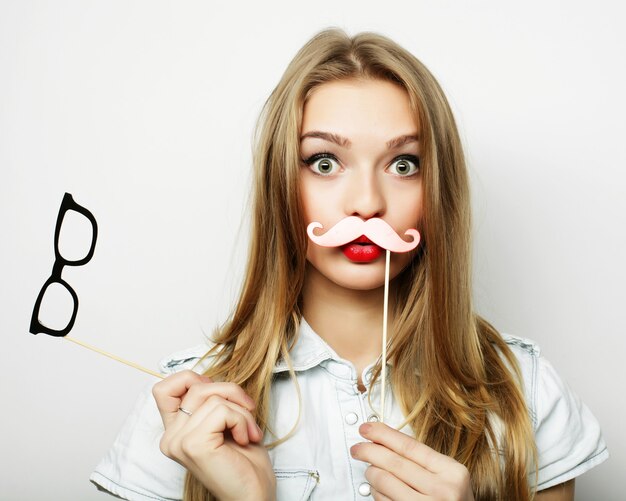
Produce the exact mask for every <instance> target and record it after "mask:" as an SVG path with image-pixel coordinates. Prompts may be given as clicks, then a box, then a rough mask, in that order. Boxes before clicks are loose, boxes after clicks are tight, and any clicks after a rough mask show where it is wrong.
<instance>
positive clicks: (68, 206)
mask: <svg viewBox="0 0 626 501" xmlns="http://www.w3.org/2000/svg"><path fill="white" fill-rule="evenodd" d="M70 210H73V211H76V212H78V213H79V214H82V215H83V216H85V217H86V218H87V219H88V220H89V222H90V223H91V227H92V230H93V232H92V240H91V246H90V248H89V252H88V253H87V255H86V256H85V257H84V258H82V259H76V260H74V261H71V260H68V259H65V258H64V257H63V256H62V255H61V252H60V251H59V237H60V236H61V227H62V226H63V219H64V218H65V214H66V213H67V212H68V211H70ZM97 239H98V223H97V222H96V218H95V217H94V216H93V214H92V213H91V212H90V211H89V210H88V209H86V208H85V207H83V206H82V205H79V204H78V203H76V202H75V201H74V198H73V197H72V195H71V194H70V193H67V192H66V193H65V195H64V196H63V200H62V202H61V207H60V208H59V214H58V215H57V222H56V227H55V230H54V256H55V260H54V265H53V266H52V273H51V275H50V277H49V278H48V279H47V280H46V281H45V283H44V284H43V287H42V288H41V290H40V291H39V294H38V296H37V300H36V301H35V306H34V307H33V314H32V316H31V319H30V329H29V332H30V333H31V334H40V333H42V334H49V335H51V336H55V337H64V336H66V335H67V334H68V333H69V332H70V331H71V330H72V328H73V327H74V322H75V321H76V315H77V313H78V295H77V294H76V292H75V291H74V289H73V288H72V287H71V286H70V284H68V283H67V282H66V281H65V280H63V278H61V273H62V271H63V268H64V267H65V266H83V265H85V264H87V263H88V262H89V261H91V258H92V257H93V253H94V251H95V248H96V240H97ZM54 283H57V284H60V285H62V286H63V287H65V289H66V290H67V291H68V292H69V293H70V295H71V296H72V300H73V302H74V310H73V312H72V317H71V319H70V321H69V323H68V324H67V326H66V327H65V328H63V329H52V328H50V327H47V326H45V325H43V324H42V323H41V322H40V321H39V310H40V308H41V301H42V300H43V296H44V294H45V292H46V290H47V288H48V287H49V286H50V285H52V284H54Z"/></svg>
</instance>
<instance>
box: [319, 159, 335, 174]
mask: <svg viewBox="0 0 626 501" xmlns="http://www.w3.org/2000/svg"><path fill="white" fill-rule="evenodd" d="M317 170H319V171H320V174H330V173H331V172H332V171H333V164H332V162H331V161H330V160H329V159H328V158H323V159H322V160H320V161H319V163H318V164H317Z"/></svg>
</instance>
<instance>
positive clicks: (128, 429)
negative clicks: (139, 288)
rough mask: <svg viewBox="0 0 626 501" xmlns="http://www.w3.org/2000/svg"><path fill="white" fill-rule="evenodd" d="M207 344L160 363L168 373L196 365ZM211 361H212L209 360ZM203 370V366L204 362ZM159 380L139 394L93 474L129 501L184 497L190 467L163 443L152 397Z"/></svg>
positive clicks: (95, 479)
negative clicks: (163, 447)
mask: <svg viewBox="0 0 626 501" xmlns="http://www.w3.org/2000/svg"><path fill="white" fill-rule="evenodd" d="M208 349H209V347H208V346H207V345H206V344H203V345H200V346H196V347H194V348H191V349H187V350H184V351H180V352H177V353H174V354H173V355H170V356H169V357H166V358H164V359H163V360H162V361H161V362H160V364H159V366H160V371H161V373H162V374H163V375H165V376H167V375H169V374H173V373H175V372H179V371H181V370H185V369H194V370H195V371H196V372H200V370H199V369H198V368H197V367H195V365H196V363H197V362H198V361H199V360H200V358H201V357H202V355H204V354H205V353H206V352H207V351H208ZM207 363H208V361H207ZM200 365H201V367H200V369H202V365H204V364H200ZM154 384H155V382H151V383H150V384H149V385H147V386H146V387H145V388H144V390H143V391H142V392H141V394H140V395H139V397H138V399H137V402H136V404H135V407H134V408H133V410H132V411H131V413H130V414H129V416H128V417H127V418H126V421H125V422H124V425H123V426H122V429H121V430H120V432H119V433H118V435H117V438H116V439H115V442H114V443H113V445H112V446H111V448H110V449H109V451H108V452H107V454H106V455H105V456H104V457H103V458H102V460H101V461H100V463H98V465H97V466H96V468H95V470H94V471H93V473H92V474H91V476H90V477H89V480H90V481H91V482H92V483H93V484H94V485H95V486H96V487H97V488H98V489H99V490H101V491H104V492H107V493H108V494H111V495H113V496H115V497H118V498H121V499H128V500H129V501H155V500H157V501H173V500H180V499H182V497H183V487H184V481H185V474H186V470H185V468H184V467H183V466H181V465H179V464H178V463H177V462H175V461H173V460H172V459H170V458H168V457H167V456H165V455H164V454H163V453H162V452H161V450H160V448H159V443H160V441H161V437H162V435H163V422H162V421H161V415H160V414H159V410H158V409H157V406H156V402H155V400H154V397H153V396H152V387H153V386H154Z"/></svg>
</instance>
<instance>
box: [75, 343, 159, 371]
mask: <svg viewBox="0 0 626 501" xmlns="http://www.w3.org/2000/svg"><path fill="white" fill-rule="evenodd" d="M63 339H67V340H68V341H71V342H72V343H76V344H78V345H80V346H82V347H84V348H87V349H88V350H92V351H95V352H96V353H100V355H104V356H105V357H109V358H112V359H113V360H117V361H118V362H122V363H123V364H126V365H128V366H130V367H134V368H135V369H139V370H140V371H143V372H145V373H147V374H150V375H151V376H156V377H158V378H159V379H163V376H162V375H161V374H159V373H158V372H154V371H151V370H150V369H146V368H145V367H142V366H141V365H137V364H136V363H134V362H129V361H128V360H124V359H123V358H119V357H116V356H115V355H113V354H112V353H107V352H106V351H102V350H100V349H98V348H95V347H93V346H90V345H88V344H87V343H83V342H82V341H79V340H78V339H74V338H71V337H69V336H64V337H63Z"/></svg>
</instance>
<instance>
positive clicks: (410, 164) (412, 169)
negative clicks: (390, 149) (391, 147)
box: [389, 155, 419, 177]
mask: <svg viewBox="0 0 626 501" xmlns="http://www.w3.org/2000/svg"><path fill="white" fill-rule="evenodd" d="M389 169H390V171H391V173H392V174H396V175H397V176H402V177H408V176H411V175H413V174H415V173H416V172H417V171H418V170H419V158H417V157H416V156H413V155H407V156H403V157H400V158H396V159H395V160H394V161H393V162H392V164H391V166H390V167H389Z"/></svg>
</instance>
